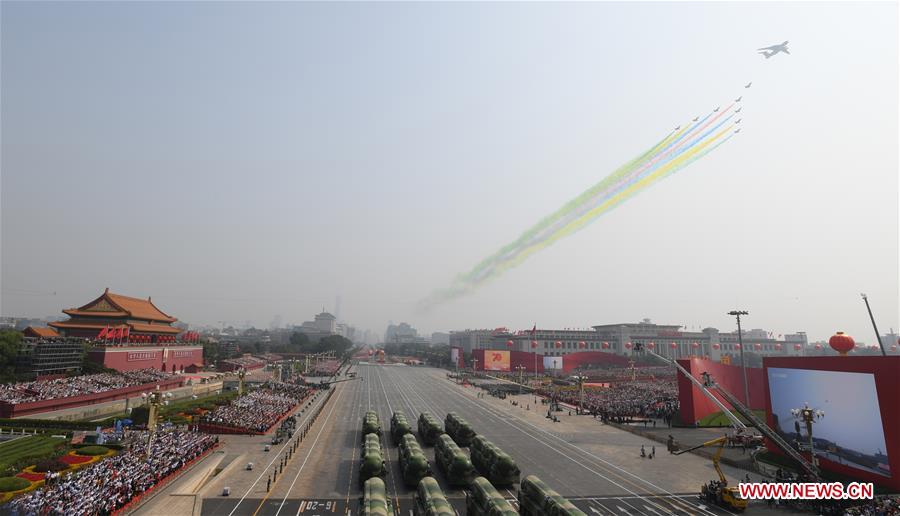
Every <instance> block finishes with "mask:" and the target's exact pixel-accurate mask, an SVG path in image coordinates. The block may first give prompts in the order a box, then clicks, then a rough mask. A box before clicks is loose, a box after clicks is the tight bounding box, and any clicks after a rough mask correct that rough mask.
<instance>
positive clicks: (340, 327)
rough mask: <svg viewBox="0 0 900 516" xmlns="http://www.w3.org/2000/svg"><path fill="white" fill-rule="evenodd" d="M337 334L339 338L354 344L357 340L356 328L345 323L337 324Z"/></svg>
mask: <svg viewBox="0 0 900 516" xmlns="http://www.w3.org/2000/svg"><path fill="white" fill-rule="evenodd" d="M336 331H337V334H338V335H340V336H341V337H344V338H345V339H347V340H350V341H352V342H356V339H357V331H356V328H354V327H353V326H350V325H349V324H346V323H338V324H337V327H336Z"/></svg>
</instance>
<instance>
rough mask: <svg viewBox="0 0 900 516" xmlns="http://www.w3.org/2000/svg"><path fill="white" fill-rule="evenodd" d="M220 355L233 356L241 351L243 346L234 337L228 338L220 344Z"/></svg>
mask: <svg viewBox="0 0 900 516" xmlns="http://www.w3.org/2000/svg"><path fill="white" fill-rule="evenodd" d="M218 349H219V356H223V357H233V356H235V355H237V354H238V353H240V351H241V348H240V346H239V345H238V343H237V341H236V340H234V339H227V340H223V341H222V342H219V344H218Z"/></svg>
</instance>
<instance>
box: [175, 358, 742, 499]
mask: <svg viewBox="0 0 900 516" xmlns="http://www.w3.org/2000/svg"><path fill="white" fill-rule="evenodd" d="M357 369H358V371H359V377H360V379H361V380H360V381H353V382H347V383H342V384H338V385H336V386H335V392H334V394H333V397H332V399H331V401H330V403H329V404H328V405H327V406H326V407H325V410H324V411H323V412H322V414H321V415H320V416H319V419H318V420H317V422H316V424H315V425H314V426H313V428H312V430H311V432H310V434H309V435H308V436H307V438H306V439H305V440H304V441H303V443H302V445H301V447H300V448H299V449H298V450H297V452H296V453H294V454H293V456H292V458H291V460H290V461H289V463H288V465H287V466H286V467H285V468H284V469H283V471H282V472H281V474H280V475H279V476H278V479H277V481H276V482H275V483H274V485H273V486H272V488H271V489H270V491H269V492H268V493H266V491H265V480H266V479H265V477H263V481H262V484H261V485H258V486H257V488H256V489H251V490H249V491H248V492H247V493H238V495H239V497H235V496H232V497H222V496H219V492H218V491H217V490H216V489H218V487H219V486H221V485H222V482H228V480H226V479H222V480H218V481H216V482H214V483H213V484H215V485H214V486H213V487H212V488H210V489H207V491H206V492H204V493H203V497H204V498H203V504H202V514H203V515H229V516H232V515H284V514H332V513H334V514H346V513H347V511H348V510H349V511H351V512H353V513H355V510H356V504H357V500H358V498H359V496H360V494H361V490H360V486H359V482H358V475H357V469H358V463H359V448H360V442H361V435H360V427H361V421H362V416H363V414H364V413H365V412H366V411H367V410H374V411H376V412H377V413H378V415H379V417H380V419H381V422H382V428H383V429H384V430H385V435H384V436H383V438H382V440H383V446H384V448H385V451H386V457H385V459H386V460H387V461H388V464H389V472H388V474H387V476H386V477H385V479H384V480H385V484H386V486H387V491H388V493H389V495H390V497H391V499H392V500H393V502H394V506H395V507H397V508H398V509H399V513H400V514H404V515H406V514H410V512H409V511H410V510H411V507H412V506H411V497H412V494H413V492H414V489H413V488H410V487H407V486H405V485H403V483H402V481H401V477H400V472H399V465H398V461H397V448H396V447H394V446H393V445H392V444H391V443H390V440H389V437H388V435H387V432H386V431H387V429H388V427H389V422H390V417H391V414H392V413H393V412H395V411H403V412H405V413H406V415H407V418H408V419H409V420H410V421H411V422H414V421H415V419H416V418H417V417H418V415H419V413H421V412H426V411H427V412H431V413H432V414H433V415H434V416H435V417H437V418H439V419H441V420H443V418H444V417H445V416H446V414H447V412H450V411H453V412H456V413H457V414H459V415H460V416H462V417H463V418H465V419H466V420H467V421H469V422H470V423H471V424H472V426H473V427H474V428H475V430H476V432H477V433H479V434H482V435H484V436H486V437H487V438H488V439H490V440H491V441H493V442H494V443H495V444H496V445H497V446H499V447H500V448H502V449H503V450H504V451H506V452H507V453H509V454H510V455H511V456H512V457H513V458H514V459H515V460H516V461H517V462H518V464H519V467H520V468H521V470H522V472H523V475H528V474H534V475H537V476H538V477H540V478H541V479H543V480H544V481H545V482H546V483H547V484H548V485H550V486H551V487H553V488H554V489H556V490H557V491H558V492H559V493H560V494H562V495H563V496H566V497H568V498H570V499H572V500H573V502H574V503H575V504H576V505H577V506H578V507H580V508H581V509H582V510H583V511H585V512H586V513H587V514H589V515H591V516H593V515H613V514H614V515H616V516H624V515H629V514H649V515H657V516H661V515H668V514H701V515H710V514H725V513H727V511H724V510H722V509H718V508H714V507H706V506H704V505H702V504H700V503H699V502H698V501H697V499H696V496H695V495H694V494H693V493H695V492H696V490H697V489H698V487H699V485H700V484H701V483H702V482H705V481H707V480H710V479H712V478H714V477H715V472H714V471H713V469H712V465H711V463H710V461H708V460H706V459H703V458H700V457H696V456H693V455H690V456H688V455H682V456H678V457H676V456H672V455H669V454H668V453H666V452H665V450H664V449H659V450H658V455H657V458H656V459H654V460H652V461H651V460H648V459H641V458H640V456H639V453H638V452H639V449H640V446H641V444H644V445H646V446H647V448H648V450H649V447H650V446H651V445H652V444H655V443H651V442H649V441H647V440H645V439H643V438H641V437H639V436H636V435H633V434H630V433H628V432H623V431H621V430H618V429H615V428H612V427H608V426H606V425H602V424H600V423H599V422H598V421H596V420H593V419H591V418H589V417H586V416H572V417H568V416H563V417H562V419H563V422H562V423H552V422H550V421H549V420H547V419H545V418H544V417H543V413H542V412H541V411H542V410H544V411H545V410H546V409H545V406H541V407H542V408H538V407H535V406H534V403H533V402H534V399H533V398H532V397H530V396H521V397H514V398H513V399H515V398H518V401H519V402H520V406H519V407H514V406H512V405H511V403H510V401H512V399H507V400H499V399H496V398H492V397H490V396H488V397H486V398H478V397H477V395H476V390H475V389H473V388H471V387H462V386H459V385H456V384H454V383H453V382H451V381H450V380H448V379H447V377H446V372H445V371H442V370H437V369H430V368H421V367H407V366H394V365H375V364H372V365H367V364H360V365H359V366H358V367H357ZM478 392H481V391H478ZM528 405H531V406H530V407H529V410H526V409H525V407H526V406H528ZM413 424H415V423H413ZM423 448H424V449H425V453H426V455H428V456H429V459H430V460H432V464H433V460H434V450H433V448H430V447H424V446H423ZM434 469H435V471H436V473H435V478H437V480H438V482H439V483H440V485H441V487H442V488H443V489H444V492H445V494H447V496H448V498H450V500H451V502H452V503H453V504H454V506H455V507H457V508H458V511H459V512H460V514H464V513H465V511H464V499H465V498H464V492H463V491H462V490H459V489H454V488H451V487H450V486H448V485H447V483H446V479H445V478H444V477H443V475H442V474H441V473H440V472H437V468H434ZM724 469H725V470H726V474H727V475H728V476H729V477H730V479H731V480H732V481H735V480H736V479H737V478H739V477H741V476H743V473H742V472H739V471H738V470H731V469H730V468H724ZM245 473H246V474H245ZM229 474H231V475H234V476H238V477H239V476H241V475H244V476H245V477H247V478H249V476H250V475H252V476H253V477H254V478H255V477H256V476H257V475H258V473H256V472H252V473H251V472H244V471H242V470H241V469H240V468H234V469H233V470H232V471H231V472H230V473H229ZM501 493H503V494H504V495H505V496H506V497H508V499H510V500H511V501H512V500H514V499H515V497H516V492H515V488H511V489H501ZM245 495H246V496H245ZM240 496H242V497H243V499H241V498H240ZM514 505H515V504H514ZM169 514H171V513H169Z"/></svg>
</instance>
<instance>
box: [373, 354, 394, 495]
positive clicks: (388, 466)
mask: <svg viewBox="0 0 900 516" xmlns="http://www.w3.org/2000/svg"><path fill="white" fill-rule="evenodd" d="M381 373H382V371H381V368H378V369H376V376H377V377H378V383H380V384H381V392H382V393H384V399H385V401H387V405H388V412H390V413H391V417H393V412H394V409H393V407H392V406H391V399H390V398H389V397H388V395H387V391H386V390H385V388H384V381H383V380H382V379H381ZM385 433H386V432H384V430H382V432H381V435H382V436H384V435H385ZM386 441H387V439H386V438H385V442H386ZM383 448H384V454H385V456H386V457H387V458H388V460H389V461H392V460H393V459H391V455H390V450H389V449H388V447H387V446H384V447H383ZM397 460H400V456H399V452H398V454H397ZM385 469H387V475H388V479H389V480H390V483H391V487H392V488H393V489H394V504H395V505H396V506H397V508H398V509H399V507H400V498H399V497H398V496H397V481H396V479H394V473H393V471H392V470H391V466H390V464H388V465H387V466H386V468H385Z"/></svg>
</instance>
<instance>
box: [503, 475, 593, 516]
mask: <svg viewBox="0 0 900 516" xmlns="http://www.w3.org/2000/svg"><path fill="white" fill-rule="evenodd" d="M519 513H520V514H524V515H527V516H587V515H586V514H585V513H584V512H582V511H581V510H579V509H578V507H575V506H574V505H573V504H572V502H570V501H568V500H566V499H565V498H563V497H562V496H560V495H559V493H557V492H556V491H554V490H553V489H550V488H549V487H548V486H547V484H545V483H544V482H543V481H541V479H539V478H538V477H536V476H534V475H528V476H527V477H525V480H522V486H521V489H519Z"/></svg>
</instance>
